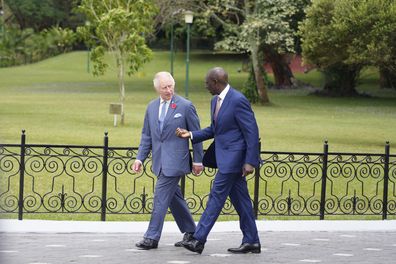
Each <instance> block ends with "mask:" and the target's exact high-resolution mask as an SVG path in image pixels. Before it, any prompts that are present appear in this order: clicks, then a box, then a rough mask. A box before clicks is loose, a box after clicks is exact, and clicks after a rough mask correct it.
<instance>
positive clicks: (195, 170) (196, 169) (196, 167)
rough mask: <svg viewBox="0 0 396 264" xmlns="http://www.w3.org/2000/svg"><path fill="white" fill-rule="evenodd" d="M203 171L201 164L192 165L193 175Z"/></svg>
mask: <svg viewBox="0 0 396 264" xmlns="http://www.w3.org/2000/svg"><path fill="white" fill-rule="evenodd" d="M202 171H203V166H202V165H193V166H192V173H193V174H194V175H199V174H200V173H201V172H202Z"/></svg>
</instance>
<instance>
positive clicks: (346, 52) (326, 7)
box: [300, 0, 396, 78]
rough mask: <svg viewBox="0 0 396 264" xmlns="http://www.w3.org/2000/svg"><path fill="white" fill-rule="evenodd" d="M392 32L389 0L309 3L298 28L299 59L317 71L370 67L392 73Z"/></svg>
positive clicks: (395, 17)
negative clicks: (313, 65) (300, 48)
mask: <svg viewBox="0 0 396 264" xmlns="http://www.w3.org/2000/svg"><path fill="white" fill-rule="evenodd" d="M395 28H396V2H395V1H393V0H317V1H313V4H312V6H310V7H309V8H308V9H307V18H306V19H305V20H304V22H302V23H301V26H300V34H301V36H302V51H303V57H304V60H305V62H307V63H312V64H316V65H317V66H318V67H320V68H321V69H335V68H338V71H339V70H340V69H341V68H344V69H347V68H348V69H349V70H351V69H352V68H353V69H355V70H358V69H361V68H362V67H364V66H367V65H374V66H379V67H385V68H387V69H389V70H392V71H395V70H396V67H395V65H396V64H395V63H396V31H395ZM351 78H352V77H351Z"/></svg>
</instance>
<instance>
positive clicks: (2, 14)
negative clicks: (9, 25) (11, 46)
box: [0, 0, 5, 38]
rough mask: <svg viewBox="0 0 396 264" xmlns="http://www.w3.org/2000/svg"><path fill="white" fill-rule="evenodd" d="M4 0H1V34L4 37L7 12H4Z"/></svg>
mask: <svg viewBox="0 0 396 264" xmlns="http://www.w3.org/2000/svg"><path fill="white" fill-rule="evenodd" d="M4 9H5V8H4V0H1V10H0V17H1V34H2V36H3V38H4V33H5V25H4V24H5V14H4Z"/></svg>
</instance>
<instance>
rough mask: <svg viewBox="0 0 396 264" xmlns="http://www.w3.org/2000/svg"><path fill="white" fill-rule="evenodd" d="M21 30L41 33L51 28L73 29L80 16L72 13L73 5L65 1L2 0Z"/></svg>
mask: <svg viewBox="0 0 396 264" xmlns="http://www.w3.org/2000/svg"><path fill="white" fill-rule="evenodd" d="M4 2H5V4H6V5H7V6H8V8H9V9H10V11H11V12H12V14H13V18H14V22H15V23H17V24H18V25H19V26H20V28H21V29H26V28H33V29H34V30H35V31H41V30H43V29H46V28H50V27H52V26H61V27H71V28H75V27H76V26H77V25H78V24H80V23H81V21H82V19H81V16H78V15H76V14H75V13H74V12H73V8H74V3H75V2H78V1H73V0H69V1H65V0H4Z"/></svg>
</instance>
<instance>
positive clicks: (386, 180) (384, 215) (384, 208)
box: [382, 141, 390, 220]
mask: <svg viewBox="0 0 396 264" xmlns="http://www.w3.org/2000/svg"><path fill="white" fill-rule="evenodd" d="M389 155H390V146H389V141H387V142H386V144H385V164H384V196H383V200H382V220H385V219H386V218H387V216H388V185H389Z"/></svg>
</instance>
